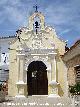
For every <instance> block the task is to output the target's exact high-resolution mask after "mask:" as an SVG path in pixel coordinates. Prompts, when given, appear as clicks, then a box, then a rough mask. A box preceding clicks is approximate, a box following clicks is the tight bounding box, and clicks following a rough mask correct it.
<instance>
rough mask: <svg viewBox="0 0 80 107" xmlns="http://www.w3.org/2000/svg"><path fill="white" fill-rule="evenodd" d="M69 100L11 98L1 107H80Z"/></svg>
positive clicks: (38, 97)
mask: <svg viewBox="0 0 80 107" xmlns="http://www.w3.org/2000/svg"><path fill="white" fill-rule="evenodd" d="M71 102H72V101H71V100H70V99H69V98H47V97H46V96H37V97H33V96H29V97H28V98H11V97H6V100H5V101H4V102H2V103H0V107H80V106H79V105H76V106H73V105H72V104H71Z"/></svg>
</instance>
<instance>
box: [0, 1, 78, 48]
mask: <svg viewBox="0 0 80 107" xmlns="http://www.w3.org/2000/svg"><path fill="white" fill-rule="evenodd" d="M35 4H37V5H38V7H39V8H38V11H40V12H42V13H43V14H44V16H45V24H46V26H52V27H53V28H54V29H55V30H56V33H57V36H58V37H60V38H61V39H62V40H64V41H67V42H68V46H69V47H70V46H72V45H73V44H74V43H75V42H76V41H77V40H78V39H80V0H0V37H2V36H3V37H4V36H13V35H15V34H16V30H18V29H19V28H21V27H23V26H28V18H29V16H30V15H31V14H33V13H34V11H35V9H34V8H33V6H34V5H35Z"/></svg>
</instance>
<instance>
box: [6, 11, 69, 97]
mask: <svg viewBox="0 0 80 107" xmlns="http://www.w3.org/2000/svg"><path fill="white" fill-rule="evenodd" d="M16 35H17V36H16V37H15V39H14V40H12V41H11V43H10V50H9V55H10V56H9V81H8V83H9V85H8V94H9V96H15V97H27V96H29V95H31V96H32V95H47V96H48V97H62V96H67V94H68V82H67V69H66V66H65V64H64V62H63V60H62V58H61V56H62V55H64V53H65V42H64V41H62V40H60V39H59V38H58V37H57V35H56V32H55V29H53V28H51V27H50V26H49V27H48V26H47V27H46V26H45V20H44V15H43V14H42V13H41V12H38V11H36V12H35V13H33V14H32V15H31V16H30V17H29V25H28V27H23V28H20V29H19V30H18V31H17V34H16Z"/></svg>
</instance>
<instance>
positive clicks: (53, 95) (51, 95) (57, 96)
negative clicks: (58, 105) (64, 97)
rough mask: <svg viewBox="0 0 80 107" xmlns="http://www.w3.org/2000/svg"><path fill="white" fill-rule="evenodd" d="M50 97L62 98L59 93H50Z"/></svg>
mask: <svg viewBox="0 0 80 107" xmlns="http://www.w3.org/2000/svg"><path fill="white" fill-rule="evenodd" d="M48 98H60V96H59V95H57V94H50V95H49V96H48Z"/></svg>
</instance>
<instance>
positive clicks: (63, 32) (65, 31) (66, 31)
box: [59, 29, 71, 35]
mask: <svg viewBox="0 0 80 107" xmlns="http://www.w3.org/2000/svg"><path fill="white" fill-rule="evenodd" d="M70 31H71V29H66V30H64V31H62V32H61V33H60V34H59V35H62V34H65V33H68V32H70Z"/></svg>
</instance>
